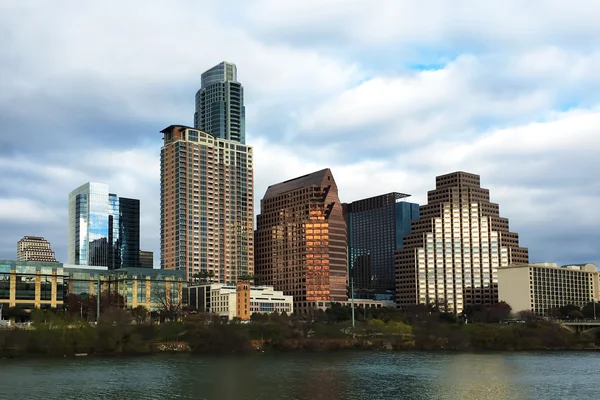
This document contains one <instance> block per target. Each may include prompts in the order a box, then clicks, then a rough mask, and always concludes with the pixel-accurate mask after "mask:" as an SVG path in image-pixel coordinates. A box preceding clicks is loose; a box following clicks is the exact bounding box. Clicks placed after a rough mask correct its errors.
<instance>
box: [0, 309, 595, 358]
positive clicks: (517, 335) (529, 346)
mask: <svg viewBox="0 0 600 400" xmlns="http://www.w3.org/2000/svg"><path fill="white" fill-rule="evenodd" d="M338 311H339V310H338ZM382 313H383V314H379V315H376V316H370V317H369V318H367V317H365V316H363V317H362V318H361V319H360V320H359V321H357V324H356V327H355V328H352V327H351V323H350V321H348V320H345V317H343V316H342V314H341V313H340V314H339V315H337V316H335V314H334V313H330V314H329V316H328V315H327V314H326V313H325V314H318V315H317V314H316V315H311V316H297V315H294V316H287V315H277V314H273V315H270V316H258V317H255V318H253V321H251V322H249V323H241V322H240V321H233V322H230V323H226V322H223V321H221V320H220V319H219V318H216V317H213V316H210V315H201V314H190V315H188V316H187V317H185V318H184V319H183V320H182V321H180V322H166V323H163V324H160V325H157V324H150V323H144V322H141V321H139V320H136V318H134V317H133V316H132V315H131V314H130V313H129V312H128V311H126V310H121V309H111V310H108V311H107V312H106V313H105V314H104V315H103V316H102V317H101V319H100V321H99V323H98V325H97V326H93V325H90V324H89V323H87V322H86V321H82V320H79V319H77V318H73V317H68V316H65V315H57V314H52V313H44V314H43V318H42V315H41V314H40V315H34V316H33V323H32V326H31V329H2V330H0V357H18V356H28V355H35V356H44V355H47V356H64V355H74V354H77V353H87V354H96V355H128V354H147V353H152V352H157V351H186V352H187V351H191V352H194V353H214V352H227V353H232V352H236V353H243V352H249V351H256V350H263V351H331V350H342V349H365V350H454V351H480V350H484V351H485V350H508V351H518V350H544V349H561V350H562V349H582V348H590V347H594V346H595V341H596V337H594V336H587V335H575V334H574V333H572V332H570V331H568V330H567V329H565V328H563V327H561V326H560V325H558V324H555V323H552V322H549V321H544V320H534V319H532V320H528V321H525V322H524V323H519V324H503V323H469V324H464V323H460V322H458V321H456V320H454V319H452V318H448V316H444V315H443V314H439V313H438V314H436V313H427V314H425V315H423V316H420V317H417V318H407V316H406V315H404V314H399V313H397V312H396V311H394V310H389V311H386V312H384V311H382ZM333 316H335V318H334V317H333ZM169 343H175V344H176V345H174V346H170V345H168V344H169Z"/></svg>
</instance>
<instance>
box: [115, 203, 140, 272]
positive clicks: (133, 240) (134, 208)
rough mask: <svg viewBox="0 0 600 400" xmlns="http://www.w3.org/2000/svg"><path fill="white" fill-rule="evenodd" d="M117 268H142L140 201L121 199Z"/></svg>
mask: <svg viewBox="0 0 600 400" xmlns="http://www.w3.org/2000/svg"><path fill="white" fill-rule="evenodd" d="M118 235H119V236H118V239H117V243H118V246H117V248H118V251H119V253H118V254H117V261H118V267H117V268H127V267H131V268H138V267H140V201H139V200H138V199H129V198H126V197H119V232H118Z"/></svg>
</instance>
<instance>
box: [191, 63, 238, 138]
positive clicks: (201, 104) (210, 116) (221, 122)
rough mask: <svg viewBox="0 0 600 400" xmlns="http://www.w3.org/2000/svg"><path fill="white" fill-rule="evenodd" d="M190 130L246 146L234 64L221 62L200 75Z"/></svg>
mask: <svg viewBox="0 0 600 400" xmlns="http://www.w3.org/2000/svg"><path fill="white" fill-rule="evenodd" d="M201 79H202V83H201V87H200V90H198V92H197V93H196V112H195V113H194V128H196V129H198V130H201V131H204V132H208V133H210V134H211V135H213V136H214V137H216V138H219V139H226V140H232V141H235V142H239V143H246V127H245V120H246V116H245V113H246V111H245V107H244V88H243V87H242V84H241V83H239V82H238V81H237V67H236V66H235V64H232V63H228V62H222V63H220V64H219V65H216V66H214V67H212V68H211V69H209V70H208V71H206V72H204V73H203V74H202V77H201Z"/></svg>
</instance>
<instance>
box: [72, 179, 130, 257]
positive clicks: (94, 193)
mask: <svg viewBox="0 0 600 400" xmlns="http://www.w3.org/2000/svg"><path fill="white" fill-rule="evenodd" d="M121 203H122V204H121ZM139 220H140V217H139V200H135V199H127V198H119V196H117V195H116V194H114V193H109V190H108V185H106V184H104V183H98V182H88V183H86V184H84V185H82V186H80V187H78V188H77V189H75V190H73V191H72V192H71V193H70V194H69V221H68V222H69V232H68V244H67V247H68V263H69V264H73V265H91V266H105V267H108V268H109V269H117V268H123V267H126V266H135V267H137V266H139V248H140V245H139V240H140V239H139V237H140V226H139ZM129 263H132V264H129Z"/></svg>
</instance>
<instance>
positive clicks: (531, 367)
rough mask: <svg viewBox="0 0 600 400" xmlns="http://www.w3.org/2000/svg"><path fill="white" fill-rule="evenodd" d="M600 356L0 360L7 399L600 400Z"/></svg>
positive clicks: (0, 394)
mask: <svg viewBox="0 0 600 400" xmlns="http://www.w3.org/2000/svg"><path fill="white" fill-rule="evenodd" d="M599 371H600V353H595V352H556V353H503V354H439V353H366V352H365V353H328V354H300V353H294V354H277V355H272V354H256V355H250V356H239V357H236V356H224V357H203V356H190V355H159V356H149V357H138V358H92V357H77V358H65V359H58V360H56V359H55V360H46V359H42V360H39V359H37V360H0V399H82V400H83V399H122V400H128V399H269V400H277V399H307V400H308V399H361V400H362V399H457V400H458V399H461V400H480V399H510V400H520V399H585V400H592V399H600V385H599V384H598V381H599V376H598V373H599Z"/></svg>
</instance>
